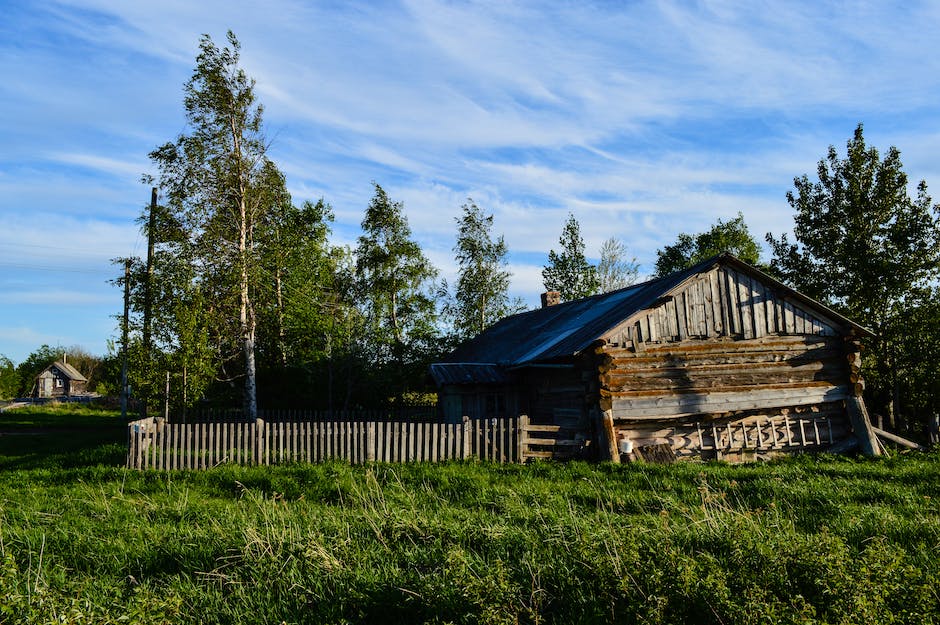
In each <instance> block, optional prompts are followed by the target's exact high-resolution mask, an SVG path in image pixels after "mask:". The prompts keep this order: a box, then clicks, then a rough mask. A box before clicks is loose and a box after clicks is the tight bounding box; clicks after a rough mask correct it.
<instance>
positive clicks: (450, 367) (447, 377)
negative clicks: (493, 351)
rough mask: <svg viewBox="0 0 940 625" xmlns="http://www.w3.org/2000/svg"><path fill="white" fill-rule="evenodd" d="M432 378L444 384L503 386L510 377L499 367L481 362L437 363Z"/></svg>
mask: <svg viewBox="0 0 940 625" xmlns="http://www.w3.org/2000/svg"><path fill="white" fill-rule="evenodd" d="M431 377H432V378H433V379H434V382H435V383H436V384H437V385H438V386H440V385H443V384H503V383H505V382H507V381H508V380H509V376H507V375H506V373H504V372H503V370H502V369H501V368H500V367H499V365H496V364H493V363H479V362H436V363H434V364H433V365H431Z"/></svg>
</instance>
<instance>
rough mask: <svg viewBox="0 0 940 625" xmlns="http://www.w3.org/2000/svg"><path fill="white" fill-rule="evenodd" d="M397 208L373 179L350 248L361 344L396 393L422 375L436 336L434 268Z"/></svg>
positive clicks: (399, 205)
mask: <svg viewBox="0 0 940 625" xmlns="http://www.w3.org/2000/svg"><path fill="white" fill-rule="evenodd" d="M373 184H374V183H373ZM403 211H404V206H403V204H402V203H401V202H393V201H392V200H391V199H390V198H389V197H388V194H386V192H385V190H384V189H383V188H382V187H381V186H379V185H378V184H375V195H374V196H373V198H372V200H371V201H370V202H369V206H368V208H367V209H366V214H365V217H364V218H363V220H362V230H363V234H362V236H360V237H359V240H358V246H357V247H356V283H357V292H358V294H359V297H360V298H361V302H362V311H363V317H364V320H365V324H366V336H367V341H368V342H367V344H366V345H364V346H363V348H364V349H368V350H369V352H370V353H372V354H374V361H373V362H374V363H375V365H376V366H377V367H378V368H380V369H382V370H383V372H384V373H385V375H384V377H385V379H387V380H389V381H390V382H391V383H392V384H393V386H392V388H391V389H390V392H391V393H393V394H394V395H395V396H397V397H401V396H402V395H403V394H404V393H405V392H406V391H408V390H409V389H408V386H409V383H410V382H412V381H414V380H415V379H416V378H420V377H421V376H423V371H424V363H425V361H426V360H427V359H428V356H429V354H431V353H432V352H433V351H434V349H435V345H434V341H435V339H436V338H437V330H436V318H437V316H436V306H435V302H434V298H433V297H432V290H433V287H434V280H435V278H436V277H437V270H436V269H435V268H434V267H433V266H432V265H431V263H430V262H429V261H428V259H427V258H425V256H424V253H423V252H422V251H421V246H420V245H418V243H417V242H415V241H414V240H412V238H411V228H409V226H408V220H407V219H406V218H405V215H404V212H403Z"/></svg>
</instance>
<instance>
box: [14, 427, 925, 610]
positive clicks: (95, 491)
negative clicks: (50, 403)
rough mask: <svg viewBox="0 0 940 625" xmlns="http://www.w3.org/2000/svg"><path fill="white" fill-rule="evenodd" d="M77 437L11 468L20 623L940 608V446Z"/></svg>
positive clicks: (16, 608)
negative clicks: (673, 461) (133, 461)
mask: <svg viewBox="0 0 940 625" xmlns="http://www.w3.org/2000/svg"><path fill="white" fill-rule="evenodd" d="M107 444H108V443H105V445H107ZM119 449H120V447H119ZM85 453H88V452H87V450H86V452H85ZM68 457H69V456H68V454H67V453H62V454H60V458H59V460H58V461H56V462H55V463H52V464H48V465H43V464H42V463H41V462H39V461H37V462H35V463H34V464H33V465H32V466H29V467H25V468H19V469H16V468H13V469H9V470H4V471H0V562H2V570H0V623H5V622H11V623H13V622H28V623H34V622H35V623H43V622H69V623H73V622H74V623H85V622H87V623H108V622H119V619H121V618H123V617H127V619H128V621H129V622H152V623H161V622H202V623H280V622H286V623H355V622H371V623H395V622H401V623H412V622H419V623H420V622H430V623H517V622H523V623H608V622H627V623H631V622H638V623H797V622H798V623H875V622H877V623H932V622H938V621H940V599H938V588H940V553H938V550H940V509H938V501H940V492H938V491H940V455H938V454H908V455H905V456H901V457H894V458H891V459H876V460H868V459H851V458H841V457H811V456H805V457H800V458H794V459H790V460H786V461H780V462H771V463H766V464H753V465H740V466H732V465H724V464H704V465H703V464H678V465H673V466H654V465H623V466H617V465H610V464H602V465H589V464H584V463H571V464H551V463H545V464H537V465H531V466H517V465H492V464H481V463H472V462H471V463H457V462H455V463H447V464H440V465H432V464H411V465H371V466H355V467H353V466H350V465H347V464H343V463H326V464H321V465H291V466H281V467H269V468H260V467H237V466H223V467H218V468H216V469H213V470H210V471H204V472H191V473H186V472H153V471H151V472H136V471H127V470H125V469H123V468H122V467H120V466H118V464H119V463H120V459H118V461H117V462H111V461H100V462H99V461H98V460H92V461H90V463H86V464H84V465H83V464H82V462H81V459H80V458H72V459H71V460H69V459H68ZM0 462H3V459H2V458H0ZM63 467H64V468H63ZM3 610H6V612H3ZM121 622H127V621H121Z"/></svg>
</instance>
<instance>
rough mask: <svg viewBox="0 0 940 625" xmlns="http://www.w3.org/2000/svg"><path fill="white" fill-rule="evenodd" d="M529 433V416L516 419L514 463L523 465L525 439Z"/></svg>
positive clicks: (522, 415)
mask: <svg viewBox="0 0 940 625" xmlns="http://www.w3.org/2000/svg"><path fill="white" fill-rule="evenodd" d="M528 432H529V415H524V414H521V415H519V416H518V417H517V418H516V462H518V463H520V464H525V450H526V437H527V436H528Z"/></svg>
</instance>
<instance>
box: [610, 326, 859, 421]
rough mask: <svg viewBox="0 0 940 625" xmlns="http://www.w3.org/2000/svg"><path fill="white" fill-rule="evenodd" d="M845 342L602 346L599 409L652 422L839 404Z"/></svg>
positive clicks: (845, 389)
mask: <svg viewBox="0 0 940 625" xmlns="http://www.w3.org/2000/svg"><path fill="white" fill-rule="evenodd" d="M844 343H845V342H844V341H843V340H842V339H840V338H838V337H829V336H777V337H765V338H760V339H751V340H737V341H736V340H732V339H716V340H712V341H695V342H692V341H689V342H683V343H677V344H667V345H662V346H658V347H650V348H649V349H646V350H643V351H633V350H631V349H629V348H620V347H613V346H607V345H605V346H601V347H599V348H598V350H597V351H598V354H599V356H600V364H599V367H598V369H599V371H598V374H599V378H600V404H601V409H602V410H610V411H611V413H612V416H613V418H614V419H615V420H623V419H632V420H644V419H645V420H657V419H662V418H664V417H671V418H676V417H686V416H693V415H698V414H710V413H730V412H738V411H745V410H760V409H767V408H776V407H788V406H801V405H812V404H820V403H824V402H833V401H838V400H842V399H845V398H846V397H847V396H848V395H849V393H850V387H849V366H848V362H847V359H846V355H845V345H844Z"/></svg>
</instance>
